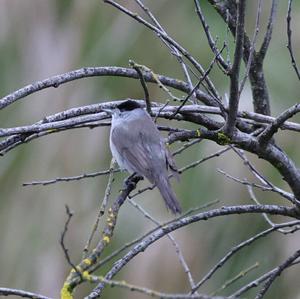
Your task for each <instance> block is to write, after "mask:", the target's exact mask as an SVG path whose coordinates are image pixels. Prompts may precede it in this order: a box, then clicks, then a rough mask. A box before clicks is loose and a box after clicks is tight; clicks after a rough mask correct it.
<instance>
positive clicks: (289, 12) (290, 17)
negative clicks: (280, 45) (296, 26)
mask: <svg viewBox="0 0 300 299" xmlns="http://www.w3.org/2000/svg"><path fill="white" fill-rule="evenodd" d="M292 2H293V0H289V2H288V12H287V16H286V23H287V28H286V29H287V38H288V44H287V48H288V50H289V53H290V57H291V62H292V66H293V68H294V70H295V72H296V75H297V77H298V79H299V80H300V71H299V69H298V66H297V62H296V59H295V56H294V51H293V45H292V29H291V22H292V15H291V13H292Z"/></svg>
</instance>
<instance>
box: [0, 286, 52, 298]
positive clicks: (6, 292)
mask: <svg viewBox="0 0 300 299" xmlns="http://www.w3.org/2000/svg"><path fill="white" fill-rule="evenodd" d="M0 296H17V297H22V298H31V299H52V298H50V297H46V296H44V295H40V294H36V293H32V292H26V291H23V290H17V289H11V288H0Z"/></svg>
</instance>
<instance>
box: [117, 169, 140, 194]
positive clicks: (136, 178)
mask: <svg viewBox="0 0 300 299" xmlns="http://www.w3.org/2000/svg"><path fill="white" fill-rule="evenodd" d="M143 179H144V177H143V176H141V175H138V174H137V173H136V172H134V173H133V174H131V175H130V176H129V177H128V178H127V179H126V180H125V182H124V185H123V188H122V189H121V190H120V192H121V191H123V190H124V189H127V187H128V185H130V184H136V183H137V182H138V181H141V180H143Z"/></svg>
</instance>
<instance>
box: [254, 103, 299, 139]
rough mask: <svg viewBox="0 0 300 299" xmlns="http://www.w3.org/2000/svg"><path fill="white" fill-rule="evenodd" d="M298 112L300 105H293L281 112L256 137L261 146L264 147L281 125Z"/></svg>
mask: <svg viewBox="0 0 300 299" xmlns="http://www.w3.org/2000/svg"><path fill="white" fill-rule="evenodd" d="M299 112H300V104H295V105H294V106H292V107H290V108H289V109H287V110H285V111H283V112H282V113H280V114H279V116H278V117H277V118H276V119H275V120H274V121H273V122H272V123H271V124H269V125H268V126H267V127H266V129H265V130H264V131H263V132H262V133H261V134H260V135H259V136H258V140H259V142H260V143H261V144H262V145H266V144H267V143H268V141H269V140H270V139H271V138H272V137H273V135H274V134H275V133H276V132H277V131H278V129H279V128H280V127H281V126H282V124H283V123H284V122H285V121H287V120H288V119H289V118H291V117H293V116H294V115H295V114H297V113H299Z"/></svg>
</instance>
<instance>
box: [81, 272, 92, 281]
mask: <svg viewBox="0 0 300 299" xmlns="http://www.w3.org/2000/svg"><path fill="white" fill-rule="evenodd" d="M82 277H83V279H85V280H87V281H90V280H92V276H91V274H90V273H89V272H88V271H84V272H82Z"/></svg>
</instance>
